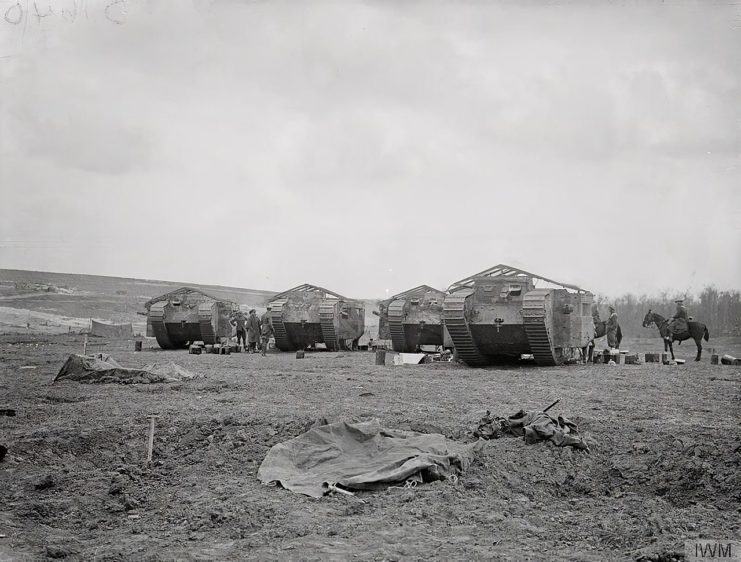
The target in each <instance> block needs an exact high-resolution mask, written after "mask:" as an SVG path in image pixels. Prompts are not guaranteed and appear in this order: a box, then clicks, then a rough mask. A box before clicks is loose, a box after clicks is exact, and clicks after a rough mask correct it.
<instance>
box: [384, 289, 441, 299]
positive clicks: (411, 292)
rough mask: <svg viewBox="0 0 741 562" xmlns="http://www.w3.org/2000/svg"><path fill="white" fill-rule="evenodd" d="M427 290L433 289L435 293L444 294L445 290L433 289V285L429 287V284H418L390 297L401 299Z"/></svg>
mask: <svg viewBox="0 0 741 562" xmlns="http://www.w3.org/2000/svg"><path fill="white" fill-rule="evenodd" d="M427 291H434V292H436V293H441V294H445V291H442V290H440V289H435V287H430V286H429V285H419V286H418V287H414V289H409V290H408V291H404V292H403V293H398V294H396V295H394V296H393V297H391V299H393V300H396V299H403V298H406V297H411V296H414V295H417V294H420V293H426V292H427Z"/></svg>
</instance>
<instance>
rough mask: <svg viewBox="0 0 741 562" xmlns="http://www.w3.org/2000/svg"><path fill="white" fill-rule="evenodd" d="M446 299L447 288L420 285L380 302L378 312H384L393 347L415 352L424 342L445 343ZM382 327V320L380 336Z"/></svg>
mask: <svg viewBox="0 0 741 562" xmlns="http://www.w3.org/2000/svg"><path fill="white" fill-rule="evenodd" d="M444 299H445V293H444V292H442V291H438V290H437V289H433V288H432V287H429V286H427V285H420V286H419V287H416V288H414V289H410V290H409V291H406V292H404V293H400V294H399V295H395V296H394V297H392V298H391V299H389V300H388V301H384V302H383V303H381V305H380V306H379V309H380V311H381V314H379V316H381V318H382V319H384V316H385V320H386V324H387V326H388V334H389V337H390V339H391V344H392V347H393V350H394V351H398V352H402V353H414V352H416V351H418V350H419V348H420V346H422V345H431V346H444V345H446V343H447V342H446V331H445V326H444V322H443V301H444ZM384 312H385V315H384V314H383V313H384ZM380 331H381V330H380V324H379V336H380Z"/></svg>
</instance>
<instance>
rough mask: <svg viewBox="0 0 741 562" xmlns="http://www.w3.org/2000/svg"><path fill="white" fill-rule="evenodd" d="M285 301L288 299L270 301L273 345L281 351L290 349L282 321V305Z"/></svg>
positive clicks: (289, 342)
mask: <svg viewBox="0 0 741 562" xmlns="http://www.w3.org/2000/svg"><path fill="white" fill-rule="evenodd" d="M287 302H288V300H286V299H280V300H277V301H273V302H271V303H270V319H271V320H272V321H273V336H274V337H275V347H277V348H278V349H280V350H281V351H292V350H291V341H290V339H289V338H288V331H287V330H286V325H285V324H284V323H283V306H284V305H285V304H286V303H287Z"/></svg>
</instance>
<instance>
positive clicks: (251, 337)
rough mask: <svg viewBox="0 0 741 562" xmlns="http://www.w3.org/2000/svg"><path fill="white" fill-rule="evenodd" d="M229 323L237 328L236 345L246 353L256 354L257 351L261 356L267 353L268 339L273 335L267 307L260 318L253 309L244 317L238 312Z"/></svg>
mask: <svg viewBox="0 0 741 562" xmlns="http://www.w3.org/2000/svg"><path fill="white" fill-rule="evenodd" d="M230 321H231V324H232V326H235V327H236V328H237V345H242V346H243V347H244V350H245V351H246V352H247V353H257V352H258V350H259V351H260V353H262V355H265V354H266V353H267V351H268V345H269V342H270V337H271V336H272V335H273V333H274V332H273V322H272V319H271V318H270V307H269V306H268V309H267V311H266V312H265V314H263V315H262V317H261V318H260V317H258V316H257V312H256V311H255V309H254V308H253V309H252V310H250V311H249V314H248V315H246V316H245V314H244V312H242V311H241V310H240V311H239V312H237V313H235V314H234V315H233V316H232V318H231V320H230Z"/></svg>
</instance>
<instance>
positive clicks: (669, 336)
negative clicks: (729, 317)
mask: <svg viewBox="0 0 741 562" xmlns="http://www.w3.org/2000/svg"><path fill="white" fill-rule="evenodd" d="M651 324H655V325H656V327H657V328H658V329H659V334H660V335H661V338H662V339H663V340H664V351H670V352H671V354H672V360H673V359H674V346H672V343H673V342H675V341H678V342H680V344H681V343H682V342H683V341H684V340H688V339H690V338H692V339H693V340H695V344H697V357H695V361H699V360H700V358H701V357H702V340H703V338H704V339H705V341H710V332H708V328H707V326H705V324H703V323H702V322H687V325H688V326H689V329H688V331H686V332H682V333H681V334H675V333H674V332H672V331H671V330H670V329H669V320H668V319H666V318H664V317H663V316H662V315H661V314H657V313H655V312H651V309H650V308H649V309H648V312H647V313H646V316H645V317H644V318H643V327H644V328H648V327H649V326H650V325H651Z"/></svg>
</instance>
